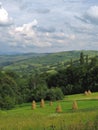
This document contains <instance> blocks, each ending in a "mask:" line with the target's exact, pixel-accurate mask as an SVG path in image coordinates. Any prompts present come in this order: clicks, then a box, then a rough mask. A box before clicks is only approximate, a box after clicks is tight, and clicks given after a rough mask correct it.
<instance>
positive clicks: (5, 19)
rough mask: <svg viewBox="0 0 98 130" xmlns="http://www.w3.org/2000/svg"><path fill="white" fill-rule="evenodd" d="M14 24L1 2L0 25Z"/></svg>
mask: <svg viewBox="0 0 98 130" xmlns="http://www.w3.org/2000/svg"><path fill="white" fill-rule="evenodd" d="M9 24H12V18H10V17H9V15H8V12H7V11H6V10H5V9H4V8H3V7H2V4H1V3H0V25H9Z"/></svg>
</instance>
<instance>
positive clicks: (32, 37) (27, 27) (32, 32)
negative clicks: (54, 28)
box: [9, 19, 51, 48]
mask: <svg viewBox="0 0 98 130" xmlns="http://www.w3.org/2000/svg"><path fill="white" fill-rule="evenodd" d="M37 24H38V22H37V20H36V19H35V20H33V21H32V22H30V23H27V24H23V25H22V26H20V27H15V28H13V29H12V30H11V31H9V33H10V35H11V36H12V37H13V38H14V42H12V43H10V45H11V46H15V47H17V46H20V47H24V48H25V47H32V46H36V47H47V46H51V44H50V43H47V42H41V41H40V37H38V32H37V31H36V29H34V27H36V26H37Z"/></svg>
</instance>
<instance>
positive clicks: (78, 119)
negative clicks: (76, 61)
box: [0, 93, 98, 130]
mask: <svg viewBox="0 0 98 130" xmlns="http://www.w3.org/2000/svg"><path fill="white" fill-rule="evenodd" d="M97 95H98V93H92V94H91V95H89V96H85V95H84V94H77V95H71V96H70V95H69V96H65V98H64V100H61V101H56V102H53V105H52V106H50V105H49V102H48V101H47V102H45V107H44V108H41V107H40V103H37V108H36V109H35V110H32V109H31V103H28V104H22V105H20V106H17V107H16V108H14V109H12V110H8V111H0V130H98V125H97V124H98V99H97ZM74 100H77V104H78V108H79V109H78V110H76V111H75V110H72V104H73V101H74ZM58 104H60V105H61V107H62V112H61V113H56V107H57V105H58Z"/></svg>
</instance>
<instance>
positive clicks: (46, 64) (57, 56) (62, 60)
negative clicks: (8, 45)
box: [0, 51, 98, 74]
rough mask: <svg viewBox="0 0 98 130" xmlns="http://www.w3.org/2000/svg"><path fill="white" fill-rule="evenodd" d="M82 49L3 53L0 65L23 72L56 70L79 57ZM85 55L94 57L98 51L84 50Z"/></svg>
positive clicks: (6, 68)
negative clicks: (54, 51)
mask: <svg viewBox="0 0 98 130" xmlns="http://www.w3.org/2000/svg"><path fill="white" fill-rule="evenodd" d="M80 53H81V51H66V52H58V53H41V54H40V53H27V54H19V55H1V56H0V67H1V68H3V69H4V70H13V71H16V72H20V73H22V74H26V73H27V72H28V73H34V72H38V73H41V72H44V71H48V72H50V71H51V70H53V71H54V70H55V69H56V68H60V67H63V66H66V65H68V64H69V62H70V60H71V59H73V60H77V59H79V56H80ZM83 53H84V54H85V55H89V57H93V56H95V55H98V51H83Z"/></svg>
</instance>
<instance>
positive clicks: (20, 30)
mask: <svg viewBox="0 0 98 130" xmlns="http://www.w3.org/2000/svg"><path fill="white" fill-rule="evenodd" d="M69 50H98V1H97V0H0V52H1V53H9V52H19V53H25V52H26V53H28V52H38V53H46V52H59V51H69Z"/></svg>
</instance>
